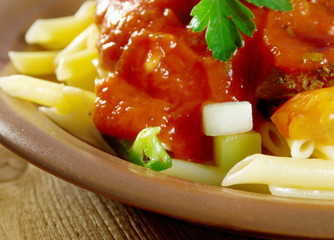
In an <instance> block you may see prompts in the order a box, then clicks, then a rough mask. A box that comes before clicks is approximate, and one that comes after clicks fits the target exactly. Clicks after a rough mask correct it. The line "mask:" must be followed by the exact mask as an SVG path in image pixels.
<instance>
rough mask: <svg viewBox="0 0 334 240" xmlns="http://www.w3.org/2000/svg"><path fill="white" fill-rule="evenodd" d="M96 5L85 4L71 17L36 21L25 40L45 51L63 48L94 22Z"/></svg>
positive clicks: (92, 3)
mask: <svg viewBox="0 0 334 240" xmlns="http://www.w3.org/2000/svg"><path fill="white" fill-rule="evenodd" d="M95 8H96V3H95V1H87V2H85V3H84V4H83V5H82V6H81V8H80V9H79V10H78V11H77V13H76V14H75V15H73V16H67V17H59V18H52V19H38V20H36V21H35V22H34V23H33V24H32V25H31V27H30V28H29V29H28V31H27V33H26V35H25V40H26V42H27V43H28V44H39V45H41V46H43V47H45V48H46V49H62V48H65V47H66V46H67V45H68V44H69V43H70V42H71V41H72V40H73V39H74V38H75V37H76V36H78V35H79V34H80V33H81V32H82V31H83V30H84V29H86V28H87V27H88V26H89V25H91V24H92V23H93V21H94V13H95Z"/></svg>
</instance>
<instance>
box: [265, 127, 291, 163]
mask: <svg viewBox="0 0 334 240" xmlns="http://www.w3.org/2000/svg"><path fill="white" fill-rule="evenodd" d="M260 134H261V136H262V145H263V146H264V147H265V148H266V149H267V150H268V151H269V152H270V153H272V154H274V155H276V156H285V157H287V156H290V149H289V146H288V144H287V142H286V140H285V138H284V137H283V136H282V135H281V134H280V133H279V131H278V130H277V128H276V126H275V125H274V124H273V123H272V122H265V123H264V124H263V125H262V126H261V128H260Z"/></svg>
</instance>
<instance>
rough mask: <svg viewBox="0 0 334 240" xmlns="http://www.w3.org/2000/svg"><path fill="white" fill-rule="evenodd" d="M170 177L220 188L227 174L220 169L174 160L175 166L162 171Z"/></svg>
mask: <svg viewBox="0 0 334 240" xmlns="http://www.w3.org/2000/svg"><path fill="white" fill-rule="evenodd" d="M162 173H165V174H167V175H170V176H174V177H179V178H182V179H186V180H190V181H194V182H199V183H205V184H211V185H216V186H219V185H220V184H221V181H222V179H223V177H224V176H225V174H226V172H224V171H222V170H221V169H219V168H218V167H215V166H208V165H204V164H199V163H193V162H187V161H184V160H178V159H173V166H172V167H171V168H169V169H167V170H164V171H162Z"/></svg>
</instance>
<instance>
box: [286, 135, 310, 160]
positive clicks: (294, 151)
mask: <svg viewBox="0 0 334 240" xmlns="http://www.w3.org/2000/svg"><path fill="white" fill-rule="evenodd" d="M287 142H288V145H289V147H290V149H291V156H292V157H293V158H309V157H311V155H312V154H313V151H314V147H315V143H314V141H311V140H292V139H287Z"/></svg>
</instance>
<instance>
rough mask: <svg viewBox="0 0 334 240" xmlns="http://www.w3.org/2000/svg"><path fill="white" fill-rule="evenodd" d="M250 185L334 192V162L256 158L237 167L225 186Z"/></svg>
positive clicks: (228, 177) (253, 156)
mask: <svg viewBox="0 0 334 240" xmlns="http://www.w3.org/2000/svg"><path fill="white" fill-rule="evenodd" d="M246 183H251V184H267V185H274V186H281V187H294V188H306V189H310V188H311V189H328V190H334V161H328V160H322V159H293V158H288V157H274V156H268V155H263V154H255V155H251V156H249V157H247V158H245V159H244V160H242V161H241V162H239V163H238V164H237V165H235V166H234V167H233V168H232V169H231V170H230V171H229V172H228V174H227V175H226V177H225V178H224V180H223V182H222V185H223V186H231V185H235V184H246Z"/></svg>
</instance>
